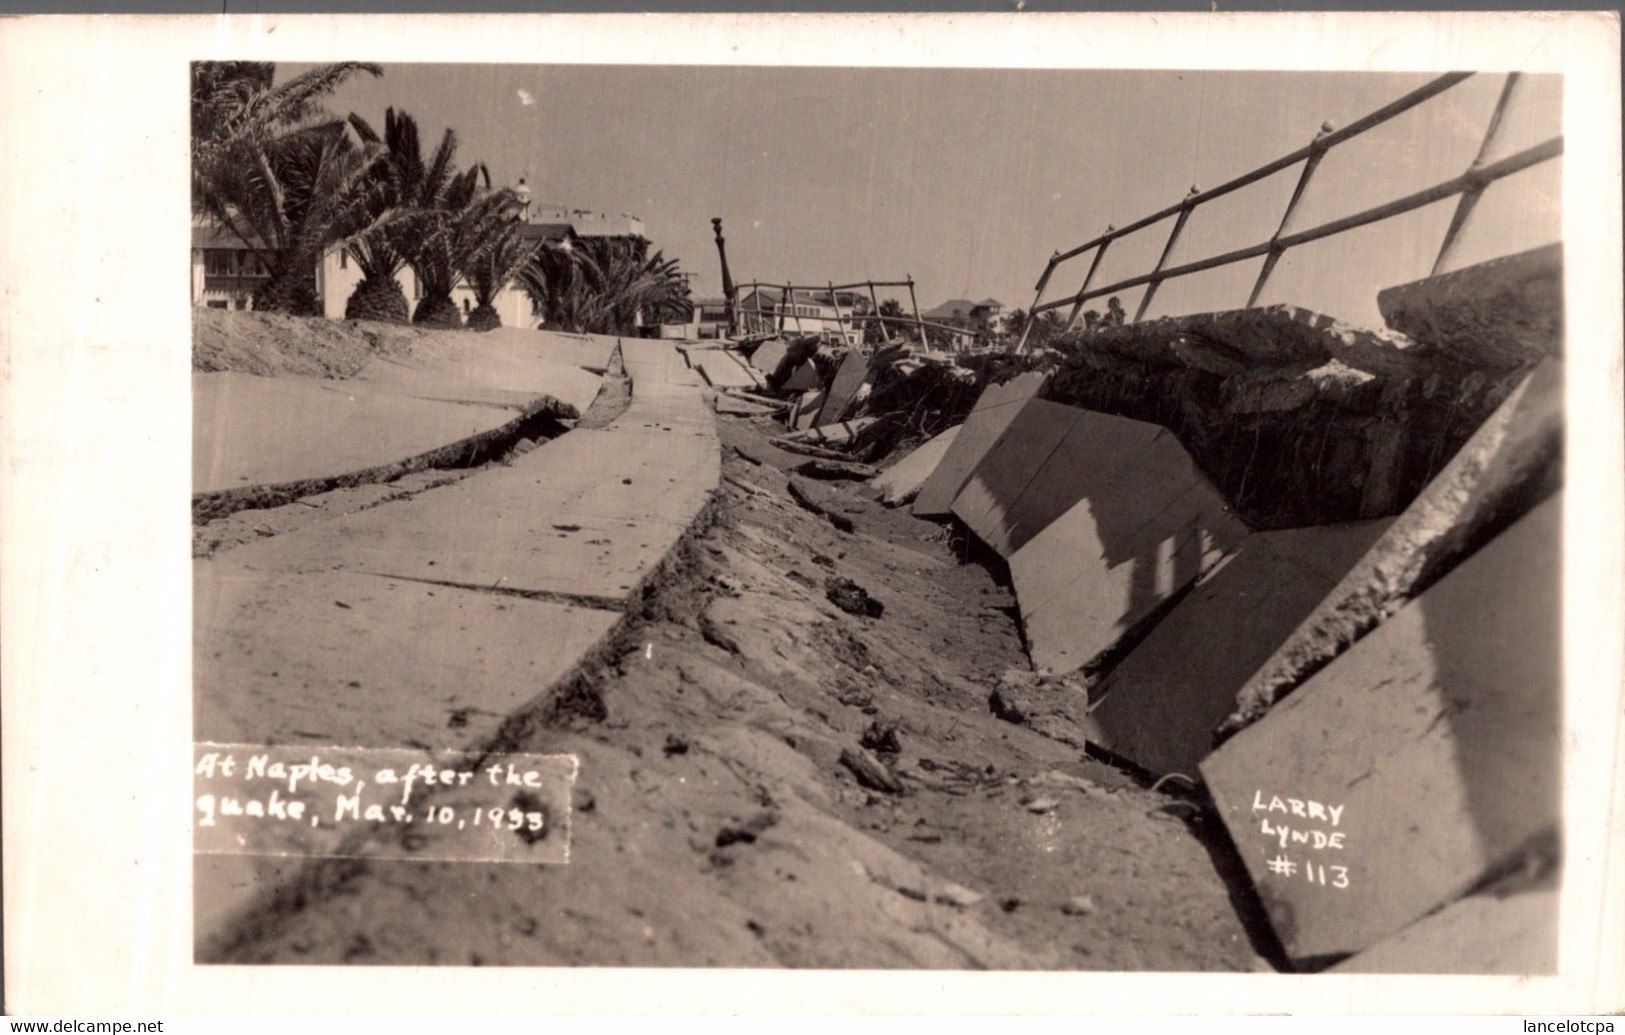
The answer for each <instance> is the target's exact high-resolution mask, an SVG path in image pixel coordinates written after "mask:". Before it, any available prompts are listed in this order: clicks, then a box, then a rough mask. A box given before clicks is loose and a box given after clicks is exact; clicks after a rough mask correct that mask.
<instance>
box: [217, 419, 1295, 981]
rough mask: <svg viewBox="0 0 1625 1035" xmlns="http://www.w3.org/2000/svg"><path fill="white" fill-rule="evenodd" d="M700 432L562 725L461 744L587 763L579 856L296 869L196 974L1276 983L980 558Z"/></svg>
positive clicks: (1204, 871)
mask: <svg viewBox="0 0 1625 1035" xmlns="http://www.w3.org/2000/svg"><path fill="white" fill-rule="evenodd" d="M589 416H591V415H589ZM719 427H720V430H721V434H722V437H723V442H724V446H723V451H724V465H723V484H722V487H721V490H720V491H719V493H718V495H717V499H716V502H715V503H714V505H713V507H712V511H711V515H710V520H709V523H708V525H707V526H706V527H704V528H702V529H700V530H698V531H697V532H695V533H694V534H693V535H691V536H690V538H689V540H688V541H686V542H685V544H684V545H683V547H682V548H681V549H680V551H679V554H678V555H677V556H676V557H674V558H673V559H672V561H671V562H670V563H668V565H667V566H666V568H665V569H664V571H663V573H662V574H661V576H660V578H659V579H658V580H657V581H655V582H654V583H653V584H651V585H649V586H648V587H646V589H645V592H644V596H643V598H642V600H641V601H640V602H636V603H635V604H634V615H633V617H632V618H631V621H630V624H629V625H627V626H626V627H625V628H624V629H623V630H622V631H621V632H620V633H619V634H618V635H617V637H616V639H615V641H614V644H613V646H614V648H615V650H614V653H613V654H612V655H611V657H610V659H609V661H608V663H607V664H606V665H604V666H602V667H601V668H595V669H594V670H592V671H589V672H585V673H583V675H582V676H581V677H580V678H578V679H577V680H575V681H574V682H573V683H572V684H571V685H570V686H569V687H568V691H569V695H570V696H571V697H572V700H574V701H575V703H576V705H577V706H574V707H559V706H558V705H559V704H560V702H559V701H557V700H555V701H553V702H551V703H548V702H541V703H539V704H538V705H537V707H536V708H535V709H534V711H535V715H534V716H532V717H520V719H519V721H515V722H510V723H509V724H508V726H507V727H506V728H505V731H504V733H503V734H501V735H499V739H500V740H501V743H500V744H491V745H481V746H484V747H501V748H504V749H509V750H524V751H533V752H548V753H552V752H571V753H575V754H577V755H578V756H579V758H580V760H581V769H580V778H579V781H578V784H577V789H576V793H575V811H574V815H573V817H572V820H571V830H572V849H571V862H570V863H569V864H568V865H562V866H536V867H531V866H515V865H498V864H483V863H458V864H447V863H405V862H383V861H364V862H357V861H354V860H343V861H329V862H314V863H312V864H310V865H309V866H308V867H307V868H306V872H305V874H304V876H303V878H302V879H301V880H299V881H297V882H296V883H295V885H294V886H292V887H290V888H288V889H285V890H284V892H283V894H282V895H281V896H279V897H278V898H277V899H276V900H275V901H273V902H269V903H267V904H265V905H264V906H263V907H262V908H260V909H259V910H258V911H257V912H255V913H253V914H251V915H249V916H246V917H243V918H241V919H240V922H239V923H238V924H237V925H236V926H235V928H234V929H233V930H232V931H230V932H227V936H226V937H225V938H223V939H221V940H219V941H216V942H215V943H214V945H213V946H212V947H211V948H209V949H207V950H206V951H205V953H204V955H205V956H206V957H207V958H210V959H214V960H218V961H230V962H256V961H258V962H280V963H296V962H298V963H338V962H355V963H431V962H439V963H449V964H578V965H676V966H707V965H732V966H793V967H931V968H945V969H957V968H978V967H991V968H1012V969H1023V968H1026V969H1094V970H1112V969H1156V970H1221V971H1222V970H1229V971H1246V970H1256V969H1269V964H1267V963H1266V962H1265V961H1264V957H1270V958H1278V954H1277V950H1276V948H1275V947H1274V945H1273V941H1272V937H1271V935H1270V934H1269V933H1268V931H1267V928H1266V926H1265V925H1263V924H1261V923H1258V922H1256V906H1255V905H1254V904H1253V902H1252V901H1251V899H1250V898H1249V896H1250V892H1249V891H1246V890H1234V891H1233V889H1245V887H1246V885H1245V880H1244V878H1240V879H1238V876H1237V873H1238V871H1239V865H1238V864H1236V863H1235V861H1234V858H1233V856H1231V855H1230V854H1229V850H1228V847H1227V844H1228V843H1227V842H1226V841H1225V839H1224V837H1223V834H1222V831H1220V829H1219V825H1218V823H1217V821H1216V820H1215V819H1213V818H1212V817H1211V814H1209V813H1207V812H1206V811H1205V810H1204V806H1203V804H1202V803H1201V802H1197V801H1190V800H1186V799H1184V798H1182V797H1180V795H1181V794H1182V793H1184V792H1185V789H1184V788H1183V787H1175V786H1167V787H1165V788H1164V789H1163V790H1158V791H1153V790H1151V789H1148V788H1145V787H1143V786H1141V785H1140V784H1138V783H1136V781H1135V780H1134V779H1132V778H1131V777H1130V776H1129V775H1127V774H1125V773H1122V772H1120V771H1118V770H1116V769H1114V768H1112V767H1110V766H1108V765H1106V764H1104V763H1102V762H1099V761H1096V760H1093V759H1090V758H1087V757H1085V754H1084V752H1083V750H1082V749H1081V746H1080V745H1081V744H1082V743H1083V741H1082V737H1081V735H1080V734H1078V732H1077V730H1076V725H1075V722H1074V721H1073V720H1074V717H1076V716H1077V715H1081V708H1082V707H1083V702H1084V697H1083V694H1082V691H1081V688H1079V687H1077V686H1074V685H1070V684H1067V683H1065V682H1063V681H1052V682H1042V681H1035V680H1034V679H1033V678H1031V677H1030V676H1029V675H1028V674H1027V661H1026V657H1025V654H1024V653H1023V650H1022V645H1021V640H1020V635H1019V631H1018V629H1017V625H1016V622H1015V619H1014V604H1015V601H1014V597H1013V594H1012V593H1011V591H1010V589H1009V587H1008V584H1007V583H1006V582H1005V581H1003V573H1002V570H1001V565H1000V564H999V562H997V560H996V559H993V560H991V561H989V560H985V559H983V558H980V557H969V556H966V555H964V554H963V553H962V551H964V550H966V549H968V545H967V541H966V540H965V539H964V538H961V537H960V536H957V535H955V534H954V533H952V532H951V531H950V530H949V529H948V528H946V527H944V526H939V525H936V524H932V523H930V522H925V521H921V520H918V519H915V518H913V517H911V516H910V515H908V514H907V512H906V511H897V510H888V509H885V508H883V507H881V506H879V505H878V504H876V503H874V502H871V501H870V500H867V499H865V498H863V497H862V496H861V495H860V493H862V492H863V491H865V490H863V489H861V488H858V487H855V486H852V485H850V484H848V483H841V482H811V481H805V482H801V483H799V484H798V486H797V487H798V489H799V490H801V494H802V495H804V496H806V497H807V499H806V500H804V501H801V502H798V501H797V500H796V499H793V498H792V496H791V489H790V480H789V475H788V473H787V472H789V471H790V470H792V469H794V468H795V467H797V466H798V465H800V464H802V463H804V462H805V460H806V458H805V457H802V456H797V455H794V454H790V453H785V452H782V451H780V450H777V449H774V448H773V447H772V446H770V445H768V444H767V443H766V435H765V434H764V432H768V433H770V432H771V429H772V428H773V427H774V426H773V425H772V424H771V423H770V422H768V421H766V420H764V419H762V418H756V419H754V420H745V419H734V418H720V419H719ZM377 488H387V487H377ZM295 506H303V505H302V504H296V505H295ZM307 509H309V508H307ZM272 513H274V512H269V511H267V512H259V516H260V517H261V518H264V517H266V516H268V515H270V514H272ZM837 518H839V519H841V520H836V519H837ZM216 524H217V525H218V524H220V523H218V522H217V523H216ZM215 527H216V526H214V525H211V526H209V528H210V529H214V528H215ZM843 529H850V530H849V531H847V530H843ZM256 534H258V533H256ZM831 587H836V588H837V589H838V592H836V593H835V594H834V595H835V596H838V597H840V598H841V599H842V600H845V601H847V602H848V603H849V604H851V605H852V606H850V607H837V606H836V603H832V601H831V599H830V596H831ZM995 711H997V712H998V713H999V714H995ZM1001 715H1002V716H1003V717H1002V718H1001ZM1170 783H1172V782H1170ZM1165 792H1166V793H1165Z"/></svg>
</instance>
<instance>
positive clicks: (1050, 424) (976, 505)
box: [953, 399, 1162, 557]
mask: <svg viewBox="0 0 1625 1035" xmlns="http://www.w3.org/2000/svg"><path fill="white" fill-rule="evenodd" d="M1084 416H1085V411H1083V410H1080V409H1077V408H1075V407H1072V406H1062V405H1061V404H1059V403H1052V402H1044V401H1043V400H1041V399H1029V400H1027V402H1025V403H1023V404H1022V407H1021V409H1020V410H1018V411H1017V412H1016V416H1015V419H1014V420H1012V421H1011V422H1010V426H1009V427H1007V428H1005V429H1004V434H1002V435H1000V436H999V438H998V440H997V441H996V442H994V443H993V447H992V448H991V449H989V450H988V451H987V453H986V454H985V455H984V456H983V457H982V461H981V463H979V464H977V465H976V468H975V470H973V471H972V472H971V476H970V478H969V479H968V480H967V481H966V482H965V487H964V488H963V489H961V490H960V491H959V495H958V496H956V497H955V498H954V503H953V513H954V516H955V517H957V518H959V520H961V521H963V522H964V523H965V525H966V527H967V528H969V529H970V530H971V531H972V532H974V533H975V534H976V537H977V538H978V539H980V540H982V542H984V543H986V544H987V545H988V546H990V547H992V548H993V549H994V551H996V552H997V553H998V554H999V556H1001V557H1009V556H1010V555H1011V554H1012V553H1014V552H1015V551H1016V550H1017V549H1019V548H1020V547H1021V546H1022V545H1024V544H1025V543H1026V542H1027V540H1028V539H1031V538H1032V537H1033V536H1034V535H1035V534H1037V533H1038V532H1039V531H1040V530H1041V529H1043V527H1044V526H1045V525H1047V524H1049V523H1050V521H1052V520H1054V519H1055V518H1057V517H1059V516H1060V515H1061V514H1063V513H1065V512H1066V510H1067V508H1069V507H1071V506H1072V504H1074V503H1076V502H1077V501H1078V500H1079V499H1081V498H1082V496H1083V491H1084V490H1083V486H1082V485H1081V484H1080V483H1079V478H1078V475H1079V474H1080V472H1079V470H1078V466H1079V464H1082V465H1083V466H1088V465H1090V464H1092V463H1099V461H1100V459H1101V457H1100V455H1099V454H1098V453H1097V452H1095V451H1094V450H1092V449H1090V448H1089V446H1088V445H1087V444H1084V443H1078V442H1070V443H1068V446H1066V447H1063V446H1062V443H1063V441H1065V440H1067V438H1068V435H1069V434H1070V432H1071V431H1072V427H1073V425H1074V424H1076V423H1077V422H1078V421H1079V420H1080V419H1081V418H1083V417H1084ZM1096 416H1099V417H1101V418H1103V419H1104V420H1105V421H1117V420H1121V418H1116V417H1107V416H1106V415H1105V414H1097V415H1096ZM1123 423H1124V424H1131V425H1137V424H1138V422H1136V421H1123ZM1139 426H1140V427H1143V428H1146V429H1148V430H1149V431H1150V432H1151V433H1152V434H1155V433H1156V432H1159V431H1161V430H1162V429H1161V428H1158V427H1156V426H1155V425H1151V424H1145V425H1139ZM1135 444H1136V445H1138V444H1139V443H1138V442H1136V443H1135ZM1068 450H1069V451H1070V454H1071V455H1070V456H1067V455H1062V454H1063V452H1065V451H1068ZM1079 454H1082V455H1079ZM1051 464H1054V466H1055V476H1054V477H1052V478H1050V479H1049V482H1050V488H1051V490H1052V491H1051V492H1049V493H1047V494H1045V497H1044V498H1045V502H1048V503H1050V504H1051V505H1050V506H1049V507H1048V508H1043V507H1039V508H1034V507H1029V508H1027V509H1028V511H1029V514H1028V520H1027V521H1025V522H1022V521H1021V519H1020V518H1021V515H1020V512H1019V508H1020V504H1021V502H1022V500H1023V494H1024V493H1025V491H1026V490H1027V488H1028V486H1029V485H1030V484H1031V483H1032V482H1033V481H1034V479H1036V478H1037V477H1038V475H1039V473H1040V472H1041V471H1044V470H1046V469H1048V468H1049V467H1050V465H1051ZM1035 510H1036V511H1038V512H1034V511H1035Z"/></svg>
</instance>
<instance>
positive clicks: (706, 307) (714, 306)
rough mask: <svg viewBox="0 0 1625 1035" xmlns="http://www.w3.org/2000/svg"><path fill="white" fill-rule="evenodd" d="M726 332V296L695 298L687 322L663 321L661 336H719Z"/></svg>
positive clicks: (700, 337) (698, 337) (697, 337)
mask: <svg viewBox="0 0 1625 1035" xmlns="http://www.w3.org/2000/svg"><path fill="white" fill-rule="evenodd" d="M727 332H728V300H727V299H726V298H696V299H694V312H693V315H691V316H690V317H689V318H688V322H687V323H663V324H661V325H660V336H661V337H662V338H688V339H690V340H694V339H704V338H720V337H722V336H723V335H724V334H726V333H727Z"/></svg>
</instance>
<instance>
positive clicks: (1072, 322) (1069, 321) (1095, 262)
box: [1062, 223, 1117, 334]
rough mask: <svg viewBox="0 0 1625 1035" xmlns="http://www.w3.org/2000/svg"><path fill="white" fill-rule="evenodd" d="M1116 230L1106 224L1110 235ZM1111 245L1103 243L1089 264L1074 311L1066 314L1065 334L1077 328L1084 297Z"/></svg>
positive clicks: (1106, 241)
mask: <svg viewBox="0 0 1625 1035" xmlns="http://www.w3.org/2000/svg"><path fill="white" fill-rule="evenodd" d="M1116 229H1117V227H1115V226H1113V225H1112V224H1110V223H1108V224H1106V232H1107V233H1108V234H1109V233H1111V232H1112V231H1114V230H1116ZM1111 243H1112V242H1111V239H1108V240H1105V241H1101V242H1100V247H1098V248H1096V249H1095V257H1094V258H1093V259H1092V260H1090V262H1089V272H1088V273H1087V274H1085V275H1084V278H1083V283H1082V284H1081V285H1080V286H1079V287H1078V295H1077V301H1075V302H1073V303H1072V311H1071V312H1070V313H1067V314H1066V328H1065V329H1064V330H1063V331H1062V333H1063V334H1065V333H1067V332H1068V331H1071V330H1072V328H1073V327H1075V326H1077V323H1078V314H1079V313H1081V312H1082V311H1083V301H1084V300H1083V296H1084V294H1085V292H1087V291H1088V290H1089V285H1090V284H1092V283H1094V280H1095V272H1096V271H1097V270H1099V269H1100V262H1101V260H1102V259H1104V258H1105V257H1106V249H1107V248H1109V247H1111Z"/></svg>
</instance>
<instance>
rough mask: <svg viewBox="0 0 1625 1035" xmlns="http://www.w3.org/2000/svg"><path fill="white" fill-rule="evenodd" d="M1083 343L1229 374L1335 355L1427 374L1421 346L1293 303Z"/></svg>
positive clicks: (1113, 330) (1103, 335)
mask: <svg viewBox="0 0 1625 1035" xmlns="http://www.w3.org/2000/svg"><path fill="white" fill-rule="evenodd" d="M1089 347H1090V348H1091V349H1096V350H1099V351H1102V352H1108V353H1111V354H1113V355H1117V356H1121V357H1122V358H1124V359H1131V360H1137V361H1139V362H1142V363H1156V364H1161V365H1167V366H1185V367H1194V368H1196V369H1199V370H1205V371H1208V372H1210V373H1215V374H1221V375H1224V376H1234V375H1236V374H1239V373H1242V372H1244V371H1250V370H1259V369H1269V368H1279V367H1290V366H1294V365H1305V364H1306V365H1307V366H1309V367H1313V366H1316V365H1318V364H1321V363H1325V362H1326V361H1328V360H1333V359H1335V360H1339V361H1341V362H1342V363H1343V364H1346V365H1347V366H1349V367H1352V368H1354V369H1357V370H1364V371H1368V372H1370V373H1372V374H1377V375H1381V376H1385V377H1414V376H1419V375H1423V374H1426V373H1427V372H1428V369H1427V368H1428V360H1427V358H1426V357H1425V356H1424V355H1423V353H1424V352H1425V351H1426V350H1425V349H1422V348H1419V347H1417V345H1416V343H1414V342H1412V341H1410V340H1409V339H1407V338H1406V337H1405V336H1404V335H1401V334H1396V333H1394V332H1392V331H1371V330H1366V329H1364V328H1360V327H1355V326H1353V325H1352V324H1346V323H1342V322H1341V321H1339V320H1336V319H1334V318H1332V317H1330V316H1327V315H1326V314H1324V313H1317V312H1315V311H1314V310H1311V309H1304V308H1302V307H1301V306H1295V305H1270V306H1256V307H1254V308H1251V309H1231V310H1226V311H1223V312H1216V313H1193V314H1191V315H1189V316H1169V317H1163V318H1161V319H1157V320H1145V321H1142V322H1140V323H1132V324H1123V325H1121V326H1117V327H1105V328H1101V329H1099V330H1097V331H1096V332H1095V333H1094V334H1092V335H1091V336H1090V337H1089Z"/></svg>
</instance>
